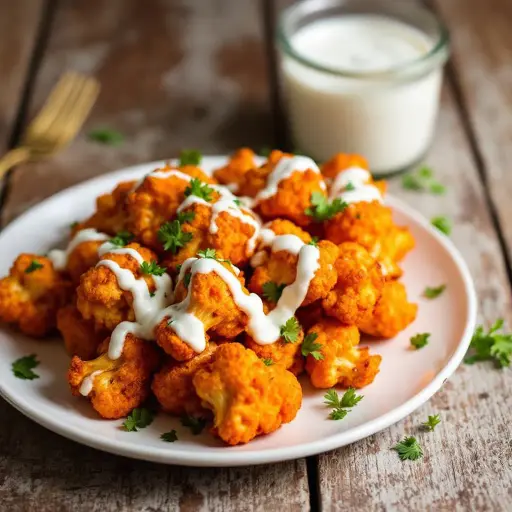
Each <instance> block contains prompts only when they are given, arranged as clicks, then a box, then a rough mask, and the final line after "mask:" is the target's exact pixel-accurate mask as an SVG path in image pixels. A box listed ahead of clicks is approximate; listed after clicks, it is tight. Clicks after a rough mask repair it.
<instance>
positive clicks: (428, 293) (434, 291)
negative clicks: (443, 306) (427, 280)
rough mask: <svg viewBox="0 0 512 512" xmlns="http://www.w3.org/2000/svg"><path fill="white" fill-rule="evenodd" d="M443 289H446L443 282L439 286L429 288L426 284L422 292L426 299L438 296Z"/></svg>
mask: <svg viewBox="0 0 512 512" xmlns="http://www.w3.org/2000/svg"><path fill="white" fill-rule="evenodd" d="M445 290H446V285H445V284H442V285H440V286H435V287H433V288H430V287H429V286H427V287H426V288H425V291H424V292H423V295H424V296H425V297H426V298H427V299H435V298H437V297H439V295H441V294H442V293H443V292H444V291H445Z"/></svg>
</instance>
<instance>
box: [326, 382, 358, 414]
mask: <svg viewBox="0 0 512 512" xmlns="http://www.w3.org/2000/svg"><path fill="white" fill-rule="evenodd" d="M324 398H325V401H324V404H325V405H327V406H329V407H331V408H332V411H331V413H330V414H329V418H331V420H342V419H343V418H344V417H345V416H346V415H347V414H348V413H349V412H350V411H349V409H350V408H352V407H355V406H356V405H357V404H358V403H359V402H360V401H361V400H362V399H363V395H356V391H355V389H354V388H348V389H347V391H345V393H344V394H343V396H342V397H341V399H340V397H339V395H338V393H336V390H334V389H330V390H329V391H327V393H326V394H325V395H324Z"/></svg>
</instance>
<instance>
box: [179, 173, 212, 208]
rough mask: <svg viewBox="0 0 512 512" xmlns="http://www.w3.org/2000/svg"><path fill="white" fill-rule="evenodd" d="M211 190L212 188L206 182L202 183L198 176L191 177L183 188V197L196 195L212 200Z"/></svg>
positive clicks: (208, 200)
mask: <svg viewBox="0 0 512 512" xmlns="http://www.w3.org/2000/svg"><path fill="white" fill-rule="evenodd" d="M212 192H213V188H211V187H209V186H208V185H207V184H206V183H203V182H202V181H201V180H200V179H198V178H192V179H191V180H190V183H189V185H188V187H187V188H186V189H185V197H188V196H197V197H200V198H201V199H204V200H205V201H207V202H210V201H211V200H212Z"/></svg>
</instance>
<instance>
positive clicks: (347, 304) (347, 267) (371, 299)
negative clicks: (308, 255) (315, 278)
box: [322, 242, 384, 325]
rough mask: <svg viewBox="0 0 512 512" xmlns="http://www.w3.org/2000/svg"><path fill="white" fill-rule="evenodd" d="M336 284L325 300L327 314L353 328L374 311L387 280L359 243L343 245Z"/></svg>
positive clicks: (337, 261)
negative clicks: (368, 313)
mask: <svg viewBox="0 0 512 512" xmlns="http://www.w3.org/2000/svg"><path fill="white" fill-rule="evenodd" d="M334 269H335V272H336V274H337V276H338V279H337V281H336V285H335V286H334V288H333V289H332V290H331V291H330V292H329V293H328V294H327V296H326V297H325V299H324V300H323V301H322V307H323V308H324V311H325V312H326V314H327V315H329V316H333V317H335V318H337V319H338V320H339V321H340V322H342V323H344V324H348V325H353V324H356V323H357V322H359V321H360V320H361V319H362V318H363V317H364V315H365V314H367V312H371V310H372V308H373V307H374V306H375V304H376V303H377V301H378V300H379V298H380V294H381V290H382V286H383V282H384V279H383V277H382V272H381V269H380V265H379V264H378V263H377V262H376V261H375V260H374V259H373V258H372V257H371V256H370V255H369V254H368V251H366V249H365V248H364V247H362V246H360V245H358V244H354V243H351V242H345V243H343V244H341V245H339V256H338V259H337V260H336V262H335V264H334Z"/></svg>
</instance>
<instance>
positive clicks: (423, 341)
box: [410, 332, 430, 350]
mask: <svg viewBox="0 0 512 512" xmlns="http://www.w3.org/2000/svg"><path fill="white" fill-rule="evenodd" d="M429 338H430V333H429V332H424V333H421V334H416V336H413V337H412V338H411V340H410V341H411V345H412V346H413V347H414V348H415V349H416V350H419V349H420V348H423V347H425V346H427V345H428V339H429Z"/></svg>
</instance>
